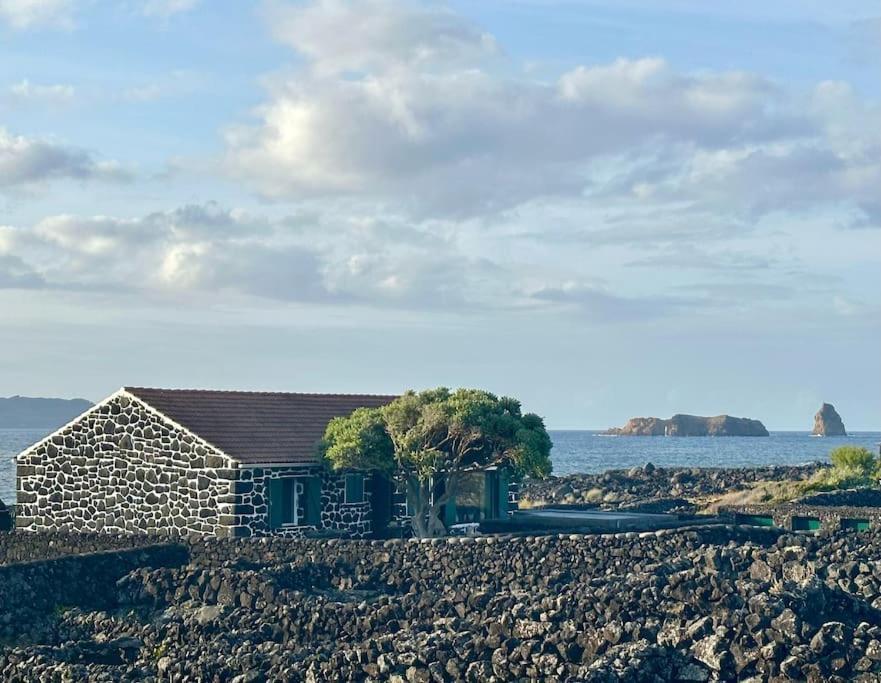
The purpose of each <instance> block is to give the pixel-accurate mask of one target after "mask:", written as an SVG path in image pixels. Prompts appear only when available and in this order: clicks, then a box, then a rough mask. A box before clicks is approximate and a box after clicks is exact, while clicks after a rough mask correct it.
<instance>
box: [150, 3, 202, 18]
mask: <svg viewBox="0 0 881 683" xmlns="http://www.w3.org/2000/svg"><path fill="white" fill-rule="evenodd" d="M200 2H201V0H146V2H145V3H144V14H146V15H147V16H155V17H162V18H168V17H170V16H172V15H175V14H181V13H182V12H189V11H190V10H192V9H194V8H195V7H196V5H198V4H199V3H200Z"/></svg>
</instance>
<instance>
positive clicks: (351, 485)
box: [346, 472, 364, 505]
mask: <svg viewBox="0 0 881 683" xmlns="http://www.w3.org/2000/svg"><path fill="white" fill-rule="evenodd" d="M363 502H364V475H363V474H361V473H360V472H353V473H351V474H347V475H346V505H355V504H357V503H363Z"/></svg>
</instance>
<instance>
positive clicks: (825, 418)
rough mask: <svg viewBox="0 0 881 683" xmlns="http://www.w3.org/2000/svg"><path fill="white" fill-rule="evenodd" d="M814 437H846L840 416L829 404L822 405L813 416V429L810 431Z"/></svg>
mask: <svg viewBox="0 0 881 683" xmlns="http://www.w3.org/2000/svg"><path fill="white" fill-rule="evenodd" d="M811 434H813V435H814V436H847V432H846V431H845V429H844V422H842V420H841V415H839V414H838V411H836V410H835V406H833V405H832V404H831V403H824V404H823V405H822V406H820V410H818V411H817V414H816V415H814V428H813V430H811Z"/></svg>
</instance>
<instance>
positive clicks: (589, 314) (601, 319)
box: [530, 282, 703, 323]
mask: <svg viewBox="0 0 881 683" xmlns="http://www.w3.org/2000/svg"><path fill="white" fill-rule="evenodd" d="M530 296H531V297H532V299H534V300H536V301H539V302H546V303H551V304H554V305H557V306H560V307H563V308H565V309H569V310H575V311H577V312H578V313H579V316H580V317H584V318H587V319H589V320H590V321H592V322H597V323H620V322H633V321H646V320H653V319H657V318H666V317H670V316H675V315H678V314H681V313H683V312H686V311H688V310H690V309H694V308H697V307H699V306H703V303H702V302H700V301H698V300H697V299H694V298H686V297H672V296H622V295H619V294H615V293H612V292H609V291H606V290H604V289H601V288H599V287H596V286H593V285H589V284H583V283H579V282H565V283H562V284H561V285H558V286H547V287H543V288H541V289H537V290H535V291H533V292H531V294H530Z"/></svg>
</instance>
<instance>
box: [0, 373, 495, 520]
mask: <svg viewBox="0 0 881 683" xmlns="http://www.w3.org/2000/svg"><path fill="white" fill-rule="evenodd" d="M394 398H395V397H394V396H375V395H350V394H296V393H267V392H241V391H204V390H169V389H148V388H141V387H125V388H123V389H120V390H119V391H118V392H116V393H115V394H113V395H112V396H110V397H108V398H107V399H105V400H104V401H102V402H100V403H98V404H97V405H95V406H93V407H92V408H90V409H89V410H88V411H86V412H85V413H83V414H82V415H81V416H79V417H78V418H76V419H75V420H74V421H72V422H71V423H69V424H67V425H66V426H64V427H62V428H61V429H59V430H58V431H56V432H54V433H53V434H50V435H49V436H48V437H46V438H45V439H43V440H42V441H40V442H38V443H36V444H34V445H33V446H31V447H30V448H28V449H27V450H25V451H24V452H22V453H21V454H19V455H18V456H17V458H16V465H17V503H18V504H17V508H16V520H15V525H16V528H17V529H19V530H23V531H48V530H68V531H72V530H82V531H95V532H105V533H157V534H204V535H215V536H221V537H245V536H265V535H281V536H294V537H295V536H302V535H304V534H309V533H332V534H338V535H341V536H348V537H366V536H369V535H371V534H372V533H374V532H379V531H381V530H382V529H383V528H384V527H386V526H388V525H389V523H391V522H393V521H394V520H396V519H400V518H401V517H402V516H403V515H402V513H403V514H406V499H405V498H402V497H401V495H400V493H397V492H396V491H395V489H394V486H393V485H392V483H391V482H389V481H388V480H387V479H386V478H385V477H383V476H382V475H381V474H379V473H377V472H364V471H348V472H332V471H330V470H329V469H328V468H327V467H325V466H324V465H323V464H322V463H321V461H320V459H319V456H318V451H317V446H318V442H319V441H320V439H321V437H322V436H323V434H324V430H325V428H326V426H327V424H328V422H330V420H331V419H333V418H334V417H338V416H343V415H348V414H349V413H351V412H352V411H353V410H355V409H356V408H360V407H378V406H382V405H385V404H387V403H389V402H391V401H392V400H394ZM480 476H481V477H483V479H482V481H485V482H487V483H489V482H493V481H496V484H495V486H496V489H494V491H495V493H494V494H491V495H490V496H489V497H488V496H487V494H486V492H483V493H477V492H475V493H474V495H473V496H472V497H474V498H475V500H477V498H478V496H483V500H484V501H485V502H484V504H483V506H484V512H483V513H481V512H478V513H477V515H476V516H478V517H479V516H483V517H492V516H494V515H497V516H501V515H504V516H505V517H506V516H507V506H506V505H505V504H504V501H505V500H507V499H508V489H507V485H506V484H501V485H503V486H505V489H504V492H500V489H498V486H499V485H500V484H499V483H498V482H499V481H503V478H501V477H500V476H499V475H498V474H496V475H493V474H491V473H490V472H486V473H480ZM492 495H494V496H495V498H494V499H493V498H492ZM451 507H452V506H451ZM502 508H504V511H502ZM468 509H469V510H470V509H471V507H468ZM447 521H448V522H450V523H453V522H455V521H457V517H456V513H455V510H454V511H453V514H452V516H450V514H449V510H448V520H447ZM466 521H470V520H466Z"/></svg>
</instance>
